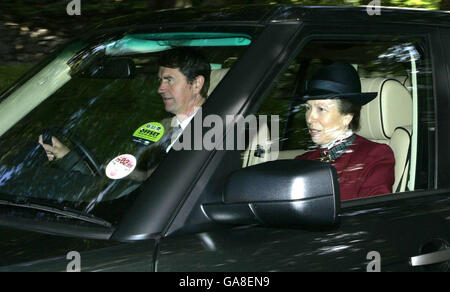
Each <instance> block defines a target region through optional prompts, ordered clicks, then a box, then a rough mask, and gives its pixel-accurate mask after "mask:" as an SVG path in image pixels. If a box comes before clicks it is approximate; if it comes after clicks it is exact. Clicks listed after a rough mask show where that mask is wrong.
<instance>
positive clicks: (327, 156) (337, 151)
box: [320, 135, 356, 162]
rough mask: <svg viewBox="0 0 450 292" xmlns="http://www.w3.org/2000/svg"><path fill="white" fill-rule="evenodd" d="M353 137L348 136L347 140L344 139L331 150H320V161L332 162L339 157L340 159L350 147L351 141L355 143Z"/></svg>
mask: <svg viewBox="0 0 450 292" xmlns="http://www.w3.org/2000/svg"><path fill="white" fill-rule="evenodd" d="M355 138H356V137H355V135H352V136H350V137H349V138H347V139H345V140H344V141H342V142H341V143H339V144H337V145H336V146H334V147H332V148H331V149H327V148H324V149H320V161H323V162H333V161H335V160H336V159H338V158H339V157H341V155H342V154H344V153H345V151H346V150H347V149H348V147H350V145H352V143H353V141H355Z"/></svg>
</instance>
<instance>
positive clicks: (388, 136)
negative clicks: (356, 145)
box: [357, 77, 413, 193]
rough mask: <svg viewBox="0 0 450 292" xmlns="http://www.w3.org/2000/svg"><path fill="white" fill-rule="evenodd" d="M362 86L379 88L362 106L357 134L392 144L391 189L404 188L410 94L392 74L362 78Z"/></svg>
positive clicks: (370, 89)
mask: <svg viewBox="0 0 450 292" xmlns="http://www.w3.org/2000/svg"><path fill="white" fill-rule="evenodd" d="M361 87H362V91H363V92H378V95H377V97H376V98H375V99H374V100H372V101H371V102H369V103H368V104H367V105H365V106H363V107H362V109H361V119H360V124H361V129H360V130H359V131H358V132H357V134H358V135H360V136H363V137H365V138H367V139H369V140H371V141H374V142H378V143H385V144H387V145H389V146H390V147H391V149H392V151H393V152H394V156H395V182H394V184H393V186H392V191H393V192H394V193H395V192H402V191H405V189H406V183H407V179H408V169H409V163H410V160H409V158H410V157H409V156H410V155H409V153H410V147H411V134H412V122H413V114H412V98H411V94H410V93H409V91H408V90H407V89H406V87H405V86H403V84H402V83H401V82H400V81H399V80H397V79H393V78H382V77H376V78H362V79H361Z"/></svg>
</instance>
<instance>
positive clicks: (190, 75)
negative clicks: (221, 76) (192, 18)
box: [158, 48, 211, 98]
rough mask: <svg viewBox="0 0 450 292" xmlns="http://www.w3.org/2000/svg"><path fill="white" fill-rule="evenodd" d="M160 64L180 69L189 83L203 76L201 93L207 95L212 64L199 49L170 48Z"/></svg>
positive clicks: (203, 95)
mask: <svg viewBox="0 0 450 292" xmlns="http://www.w3.org/2000/svg"><path fill="white" fill-rule="evenodd" d="M158 66H162V67H167V68H172V69H179V70H180V72H181V73H183V75H184V76H186V79H187V81H188V83H192V82H194V80H195V78H196V77H197V76H200V75H201V76H203V77H204V78H205V82H204V83H203V87H202V89H201V91H200V94H201V95H202V97H204V98H206V97H207V95H208V89H209V77H210V74H211V66H210V65H209V63H208V61H206V59H205V58H204V56H203V55H202V54H201V53H200V52H199V51H197V50H194V49H191V48H176V49H172V50H169V51H167V52H165V53H164V54H163V55H162V56H161V57H160V58H159V60H158Z"/></svg>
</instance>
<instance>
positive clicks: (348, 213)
mask: <svg viewBox="0 0 450 292" xmlns="http://www.w3.org/2000/svg"><path fill="white" fill-rule="evenodd" d="M346 26H347V28H348V30H345V29H343V27H346ZM416 26H417V25H416ZM299 29H300V27H299ZM342 31H352V33H347V34H345V35H353V36H355V35H357V34H358V31H359V32H360V33H364V34H368V33H376V34H380V33H389V34H396V33H398V34H408V35H411V36H418V35H420V34H422V35H425V36H426V37H427V39H428V40H429V41H430V45H431V44H434V45H431V48H430V49H431V52H430V53H431V54H432V55H433V76H435V77H436V76H438V75H439V73H441V72H442V70H443V68H442V67H443V64H442V63H443V62H441V61H442V58H443V54H442V51H441V50H440V49H439V48H436V46H435V44H436V42H437V41H438V39H439V34H438V29H437V28H435V27H432V26H423V27H415V31H414V32H413V33H412V32H410V30H409V29H408V24H389V23H386V24H383V25H379V26H377V27H372V26H370V25H364V24H360V23H341V24H340V26H339V27H338V28H337V27H336V26H335V25H333V24H328V25H314V24H305V27H303V28H302V30H301V32H300V34H299V36H297V40H298V42H297V45H296V46H295V47H294V46H291V47H286V51H285V52H284V53H283V54H280V56H279V58H278V60H276V63H278V64H280V63H281V64H284V65H285V66H286V65H287V64H289V63H290V61H291V59H290V58H293V57H294V56H296V55H297V53H298V52H299V51H300V50H301V49H302V47H303V46H304V45H305V44H306V42H307V41H308V40H309V39H311V38H312V37H313V35H314V34H316V35H320V36H323V37H326V36H327V35H328V36H336V35H338V36H340V37H342V36H344V34H342V33H341V32H342ZM324 32H326V33H324ZM289 56H290V57H289ZM277 68H278V69H279V71H278V73H279V72H282V71H283V70H282V67H280V66H278V67H277ZM441 79H442V78H441ZM273 80H274V79H269V78H265V79H261V81H260V84H266V85H267V84H272V83H273ZM434 80H436V79H434ZM227 86H230V84H229V83H228V84H227ZM445 86H448V85H445ZM445 86H436V83H435V97H436V96H437V97H440V96H442V94H443V92H445V91H444V90H445ZM262 88H265V92H267V91H269V88H270V86H265V87H264V86H262V85H261V86H260V87H259V89H262ZM258 97H260V99H263V97H264V94H262V93H261V91H258V90H256V91H255V94H254V95H253V96H250V97H249V100H251V99H255V98H258ZM441 102H442V100H441V98H436V114H437V115H438V117H442V115H443V113H442V109H441V108H440V107H439V105H441ZM249 103H251V101H249ZM253 104H257V102H254V103H253ZM250 108H251V107H247V108H246V110H250ZM444 117H445V116H444ZM441 120H442V118H440V119H439V118H438V121H439V123H440V122H441ZM440 127H441V128H440V133H442V130H443V128H445V127H446V126H443V127H442V125H440ZM436 138H437V140H438V143H436V147H437V149H436V150H437V151H436V152H435V153H436V160H439V158H441V157H442V155H443V153H442V151H443V149H445V148H442V145H447V144H448V137H443V136H442V135H439V134H438V135H437V137H436ZM447 149H448V148H447ZM444 157H445V155H444ZM226 158H227V155H226V153H216V154H215V155H214V156H213V157H212V159H211V160H210V163H209V164H208V166H207V167H206V170H205V171H204V172H203V174H202V175H201V176H200V178H199V180H198V182H202V183H203V184H206V183H207V181H208V180H209V179H211V177H212V175H211V173H213V172H214V173H215V174H216V176H217V175H218V174H217V172H222V175H223V176H225V175H226V172H227V171H230V169H229V168H225V167H223V168H221V165H222V166H223V161H224V160H226ZM221 162H222V163H221ZM446 162H448V160H447V159H445V160H444V161H442V160H441V163H440V164H436V172H437V175H436V176H435V182H436V187H438V188H437V189H435V190H427V191H415V192H410V193H402V194H398V195H395V196H380V197H374V198H367V199H360V200H355V201H352V202H344V203H343V204H342V206H341V207H342V208H341V217H342V219H343V220H342V222H341V225H340V227H339V228H340V230H339V232H340V236H341V237H344V238H345V237H348V235H352V234H353V235H355V234H357V235H358V234H360V235H361V234H362V235H364V236H363V237H364V238H360V237H358V236H356V237H355V238H354V239H353V241H356V242H363V243H364V244H365V246H364V245H363V246H361V245H358V246H355V247H349V249H353V250H355V249H356V250H359V251H360V252H359V253H355V254H354V255H353V256H351V258H352V259H349V262H351V263H352V265H350V266H346V267H344V266H342V267H341V268H342V270H347V269H349V270H352V269H355V268H356V269H358V267H359V269H364V268H365V265H366V264H367V263H368V262H369V261H368V259H367V255H368V253H369V252H371V251H376V252H378V253H379V254H380V255H381V257H382V269H383V270H417V269H413V268H412V267H411V266H410V265H409V259H410V257H412V256H414V255H416V254H417V253H420V247H421V245H423V244H424V243H425V242H426V241H427V240H428V239H429V238H425V239H420V238H415V236H412V237H408V242H406V241H405V240H403V241H402V240H401V238H399V237H398V235H399V234H401V232H402V230H405V226H404V225H406V226H407V227H406V229H409V231H410V232H409V234H412V235H414V234H415V233H414V232H415V230H416V229H417V228H414V227H413V225H415V226H418V227H421V228H425V227H422V226H442V221H441V220H442V218H445V216H448V215H449V214H448V211H447V210H446V207H450V205H449V194H450V190H449V189H448V181H449V180H447V181H445V180H443V178H445V176H443V175H442V172H443V171H444V172H445V170H444V169H443V165H445V163H446ZM447 165H449V164H448V163H447ZM194 190H195V191H197V193H196V194H195V195H194V196H192V195H193V194H192V193H191V194H190V196H189V199H191V198H194V197H195V198H196V200H194V199H192V200H191V201H189V204H185V205H183V207H182V208H181V209H180V212H179V213H178V214H177V216H176V217H175V218H174V220H173V221H172V224H171V225H170V226H168V228H167V229H166V232H165V234H164V235H165V236H169V237H168V238H163V240H162V245H161V250H164V249H165V248H168V246H170V243H169V239H170V238H171V235H174V234H183V233H189V232H196V231H200V230H202V228H203V230H205V231H206V232H207V233H206V234H208V232H211V233H210V235H211V236H213V235H214V234H216V233H217V232H221V231H215V229H217V227H214V226H213V225H214V224H211V225H208V224H199V225H200V227H198V226H195V225H196V224H195V220H190V219H192V218H190V217H192V216H191V215H192V214H191V212H193V210H194V209H195V208H199V207H200V205H201V203H202V200H200V199H199V197H200V192H201V190H200V189H194ZM217 191H220V189H218V190H217ZM439 202H440V203H441V204H442V202H444V206H441V208H436V204H438V203H439ZM411 210H413V211H411ZM429 213H430V214H432V215H431V217H430V218H428V217H427V214H429ZM424 217H425V218H424ZM380 218H383V220H386V221H387V222H397V223H396V224H394V225H395V226H388V227H389V228H388V229H389V230H386V229H385V228H386V225H385V224H379V222H378V221H379V219H380ZM404 218H408V219H406V220H409V221H407V222H406V223H405V222H404V221H402V220H404ZM415 218H416V219H415ZM417 218H420V219H417ZM193 221H194V222H193ZM399 222H400V223H401V224H400V223H399ZM444 222H445V221H444ZM203 223H204V222H203ZM379 225H382V226H381V227H380V226H379ZM398 226H401V228H400V227H398ZM444 227H446V226H444ZM256 228H257V229H258V230H261V232H263V233H266V232H267V233H268V234H269V233H270V232H273V229H264V228H259V227H256ZM361 228H364V229H365V231H362V229H361ZM438 229H439V228H438ZM238 230H241V229H238ZM252 230H253V229H252ZM229 232H233V231H229ZM284 232H293V231H292V230H290V231H288V230H279V233H284ZM294 232H303V231H294ZM339 232H338V233H339ZM332 233H333V232H332ZM380 233H381V234H384V236H385V238H384V239H380V238H379V234H380ZM436 233H437V235H438V236H442V237H446V239H447V240H448V239H450V237H449V234H448V231H446V230H445V228H444V229H442V228H441V229H439V230H437V231H436V232H433V231H430V232H428V233H427V234H426V235H424V236H427V237H435V236H436ZM228 234H229V233H228ZM305 234H306V233H305ZM279 235H280V234H279ZM335 235H336V234H335ZM230 236H231V235H230ZM336 236H337V239H336V242H335V243H342V241H341V240H339V235H336ZM300 237H302V236H300ZM188 238H191V239H192V236H191V237H189V236H188ZM302 239H304V240H305V242H308V239H307V238H302ZM170 240H172V239H170ZM180 240H181V239H180ZM175 241H177V240H175ZM166 244H168V245H166ZM330 244H331V242H330ZM405 244H406V246H408V248H405ZM246 245H248V244H246ZM337 246H338V247H339V244H338V245H337ZM394 246H395V251H396V252H392V249H393V247H394ZM332 247H333V246H331V250H333V248H332ZM335 247H336V246H335ZM317 248H318V249H320V247H316V251H317ZM344 250H345V249H344ZM361 251H362V252H361ZM174 252H175V251H174ZM221 253H222V254H227V255H230V256H231V254H228V251H227V250H221ZM330 254H333V256H336V258H339V257H346V255H344V254H342V253H340V252H339V248H337V253H333V252H331V253H330ZM163 258H164V257H163ZM163 258H159V259H158V262H159V265H160V268H162V270H164V265H163V264H162V263H163ZM316 261H317V263H320V262H321V259H320V257H317V258H316ZM323 262H324V263H329V259H326V260H323ZM358 263H359V264H358ZM355 264H356V266H355ZM304 266H305V267H306V266H308V265H304ZM248 267H251V266H248ZM210 268H212V267H210ZM253 268H254V267H253Z"/></svg>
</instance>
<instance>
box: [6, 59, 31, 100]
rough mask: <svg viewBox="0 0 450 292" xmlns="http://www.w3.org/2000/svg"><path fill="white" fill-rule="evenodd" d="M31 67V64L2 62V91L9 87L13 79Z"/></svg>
mask: <svg viewBox="0 0 450 292" xmlns="http://www.w3.org/2000/svg"><path fill="white" fill-rule="evenodd" d="M30 68H31V65H30V64H15V65H1V64H0V93H1V92H3V91H4V90H6V89H7V88H8V86H9V85H11V84H12V83H13V81H15V80H17V79H18V78H19V77H20V76H22V74H24V73H25V72H26V71H28V69H30Z"/></svg>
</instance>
